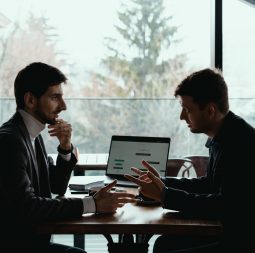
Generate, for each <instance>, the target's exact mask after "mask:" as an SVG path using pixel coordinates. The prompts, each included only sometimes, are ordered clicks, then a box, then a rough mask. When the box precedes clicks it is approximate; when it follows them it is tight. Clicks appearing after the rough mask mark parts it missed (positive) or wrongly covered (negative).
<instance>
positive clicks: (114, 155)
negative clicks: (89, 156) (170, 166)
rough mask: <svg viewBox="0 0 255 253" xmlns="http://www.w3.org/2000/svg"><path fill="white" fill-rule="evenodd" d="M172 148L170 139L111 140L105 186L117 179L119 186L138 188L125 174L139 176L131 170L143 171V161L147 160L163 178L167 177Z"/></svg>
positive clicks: (116, 137) (138, 137)
mask: <svg viewBox="0 0 255 253" xmlns="http://www.w3.org/2000/svg"><path fill="white" fill-rule="evenodd" d="M169 148H170V138H168V137H146V136H121V135H113V136H112V138H111V144H110V150H109V156H108V162H107V168H106V179H105V184H108V183H110V182H112V180H114V179H117V180H118V181H117V185H118V186H129V187H132V186H133V187H137V185H136V184H134V183H133V182H131V181H129V180H128V179H126V178H125V177H124V175H125V174H130V175H134V176H137V175H136V174H134V173H133V171H132V170H131V167H136V168H139V169H141V170H143V169H144V168H143V167H142V164H141V161H142V160H146V161H147V162H149V163H150V164H151V165H152V166H154V167H155V168H156V169H157V170H158V172H159V174H160V175H161V176H165V172H166V164H167V159H168V154H169Z"/></svg>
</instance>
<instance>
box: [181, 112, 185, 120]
mask: <svg viewBox="0 0 255 253" xmlns="http://www.w3.org/2000/svg"><path fill="white" fill-rule="evenodd" d="M184 119H185V112H184V110H181V113H180V120H184Z"/></svg>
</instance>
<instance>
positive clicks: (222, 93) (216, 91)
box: [174, 68, 229, 113]
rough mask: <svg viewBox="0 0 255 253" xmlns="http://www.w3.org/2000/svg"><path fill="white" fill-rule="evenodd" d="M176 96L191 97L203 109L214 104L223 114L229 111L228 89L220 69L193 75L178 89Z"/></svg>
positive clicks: (198, 72) (205, 70) (202, 71)
mask: <svg viewBox="0 0 255 253" xmlns="http://www.w3.org/2000/svg"><path fill="white" fill-rule="evenodd" d="M174 96H175V97H177V96H191V97H192V98H193V101H194V103H196V104H198V105H199V107H200V108H201V109H202V108H204V107H205V106H206V105H207V104H208V103H210V102H214V103H215V104H216V105H217V106H218V108H219V110H220V111H221V112H223V113H226V112H228V110H229V102H228V87H227V84H226V82H225V80H224V78H223V76H222V73H221V71H220V70H219V69H208V68H207V69H203V70H200V71H197V72H194V73H192V74H191V75H189V76H187V77H186V78H185V79H184V80H183V81H182V82H181V83H180V84H179V85H178V86H177V87H176V89H175V93H174Z"/></svg>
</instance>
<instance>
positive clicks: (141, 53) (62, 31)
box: [0, 0, 255, 157]
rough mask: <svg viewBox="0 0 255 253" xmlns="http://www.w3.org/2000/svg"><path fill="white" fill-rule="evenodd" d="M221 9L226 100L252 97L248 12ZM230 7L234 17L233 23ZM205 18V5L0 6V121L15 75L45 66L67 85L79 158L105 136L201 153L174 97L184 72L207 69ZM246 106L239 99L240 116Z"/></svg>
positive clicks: (91, 1) (92, 0)
mask: <svg viewBox="0 0 255 253" xmlns="http://www.w3.org/2000/svg"><path fill="white" fill-rule="evenodd" d="M223 2H224V4H226V7H225V8H223V10H224V11H223V20H226V25H225V26H224V31H223V32H224V43H226V45H225V46H223V48H224V55H223V61H225V60H226V62H224V69H223V70H224V72H225V73H224V74H225V75H226V77H227V81H228V82H229V89H230V94H231V95H233V96H234V97H235V98H239V94H240V93H239V91H240V87H242V89H244V90H246V89H247V93H246V94H253V96H254V95H255V92H253V93H252V92H250V91H249V90H250V89H252V86H251V85H252V84H251V82H252V81H253V78H252V77H251V75H250V74H252V71H251V68H252V66H254V59H252V58H251V56H252V55H254V54H252V53H251V52H252V51H253V52H254V46H253V45H254V44H255V38H254V36H252V35H251V34H252V33H251V31H252V24H254V23H255V20H254V17H255V15H254V14H255V8H254V7H251V6H248V5H247V4H245V3H244V2H243V1H239V0H236V1H232V0H231V1H228V0H226V1H223ZM233 6H234V7H233ZM223 7H224V6H223ZM232 7H233V8H236V9H237V10H238V11H240V13H239V14H237V13H235V15H236V16H238V17H240V18H238V19H237V18H236V16H235V17H233V16H231V15H232V10H233V8H232ZM229 10H231V11H229ZM238 11H237V12H238ZM247 13H248V14H247ZM246 18H247V20H246ZM213 20H214V1H213V0H153V1H152V0H151V1H149V0H136V1H134V0H117V1H116V0H107V1H104V0H88V1H84V0H75V1H71V0H66V1H62V0H40V1H39V0H9V1H5V0H0V82H1V83H0V123H1V124H2V123H3V122H4V121H5V120H7V119H8V118H9V117H10V116H11V114H12V113H13V112H14V110H15V102H14V100H13V80H14V78H15V76H16V74H17V72H18V70H20V69H21V68H23V67H24V66H25V65H27V64H28V63H30V62H33V61H43V62H46V63H48V64H51V65H54V66H56V67H58V68H60V69H61V70H62V71H63V72H64V73H65V74H66V75H67V77H68V79H69V80H68V82H69V83H68V85H67V86H66V87H65V89H64V93H65V97H66V99H67V106H68V110H67V111H66V112H65V113H64V114H63V118H65V119H66V120H68V121H69V122H71V123H72V125H73V142H74V144H75V145H77V146H78V148H79V150H80V152H81V153H107V152H108V149H109V143H110V138H111V136H112V135H114V134H128V135H148V136H167V137H171V139H172V141H171V148H170V154H169V155H170V156H171V157H178V156H184V155H187V154H207V152H208V150H207V149H206V148H205V149H203V150H201V143H204V142H205V140H206V139H205V136H202V135H194V134H190V133H189V131H188V129H187V128H186V126H185V122H181V121H179V113H180V106H179V104H178V103H179V102H178V101H177V100H176V99H174V97H173V90H174V88H175V86H176V85H177V84H178V82H179V81H180V80H181V79H183V77H184V76H186V75H187V74H189V73H190V72H193V71H194V70H199V69H201V68H206V67H210V66H213V62H212V55H213V53H214V52H213V50H212V49H213V45H214V38H213V32H212V31H213V22H214V21H213ZM233 22H235V25H233ZM239 22H242V26H239ZM223 23H224V22H223ZM228 24H231V27H230V25H228ZM233 27H236V30H235V31H233ZM231 29H232V30H231ZM253 35H254V34H253ZM247 36H249V39H246V38H248V37H247ZM230 41H231V42H230ZM233 41H234V42H235V43H233ZM244 41H245V42H246V43H244ZM248 41H249V42H250V43H248ZM242 42H243V43H242ZM239 45H241V46H242V48H239ZM244 47H245V48H246V49H245V50H244ZM242 57H243V59H244V60H242V61H240V59H242ZM237 63H241V65H242V68H240V65H237ZM237 70H240V71H241V72H240V75H239V74H238V75H236V73H239V72H237ZM246 70H247V73H246ZM248 77H250V78H248ZM240 79H241V80H240ZM232 83H233V87H231V84H232ZM238 85H240V86H238ZM245 85H247V88H244V86H245ZM245 87H246V86H245ZM232 88H233V89H232ZM231 89H232V90H233V92H234V91H237V93H235V94H233V93H232V90H231ZM253 100H254V99H253V98H252V100H245V104H246V106H247V108H248V109H247V110H250V109H251V102H252V101H253ZM238 102H240V101H239V100H238V101H237V100H236V101H235V103H233V106H235V108H236V107H237V108H238ZM249 108H250V109H249ZM253 108H254V106H253ZM249 112H251V111H249ZM241 115H242V113H241ZM244 116H247V117H250V114H248V113H247V115H244ZM248 120H249V118H248ZM176 122H178V124H177V123H176ZM45 138H46V139H45V143H46V145H47V151H48V152H49V153H55V152H56V148H55V147H56V142H55V141H54V140H52V139H51V138H49V137H48V135H47V134H45Z"/></svg>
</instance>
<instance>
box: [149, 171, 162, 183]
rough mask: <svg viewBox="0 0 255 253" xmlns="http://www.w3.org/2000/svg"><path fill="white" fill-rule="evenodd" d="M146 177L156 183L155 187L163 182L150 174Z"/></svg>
mask: <svg viewBox="0 0 255 253" xmlns="http://www.w3.org/2000/svg"><path fill="white" fill-rule="evenodd" d="M148 177H149V178H150V179H151V181H152V182H154V183H156V185H158V186H161V185H162V184H163V182H162V181H161V180H160V178H158V177H157V176H155V175H154V174H153V173H151V172H149V173H148Z"/></svg>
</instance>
